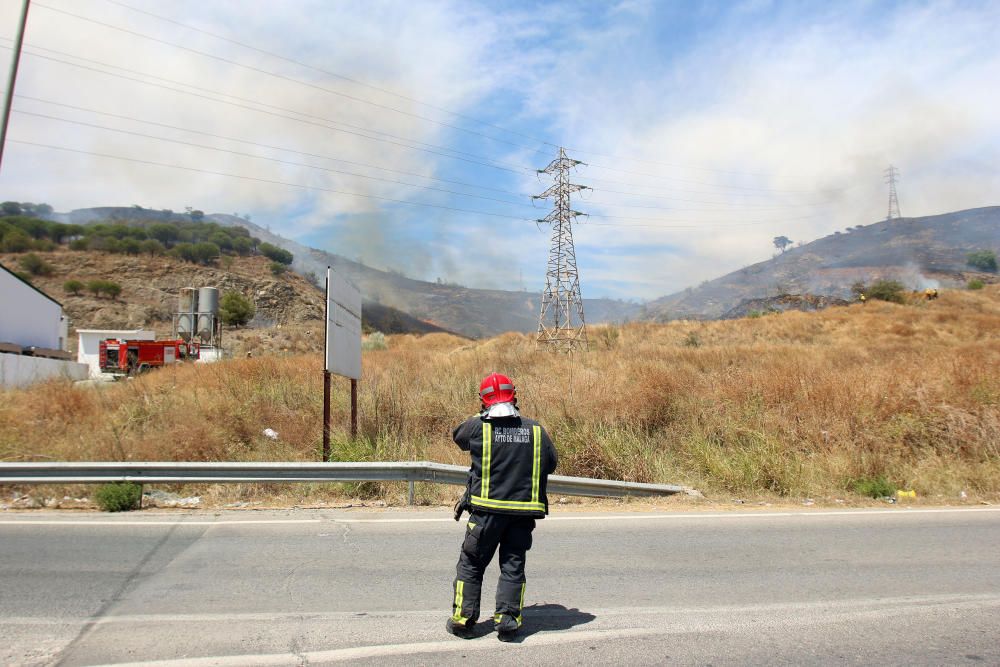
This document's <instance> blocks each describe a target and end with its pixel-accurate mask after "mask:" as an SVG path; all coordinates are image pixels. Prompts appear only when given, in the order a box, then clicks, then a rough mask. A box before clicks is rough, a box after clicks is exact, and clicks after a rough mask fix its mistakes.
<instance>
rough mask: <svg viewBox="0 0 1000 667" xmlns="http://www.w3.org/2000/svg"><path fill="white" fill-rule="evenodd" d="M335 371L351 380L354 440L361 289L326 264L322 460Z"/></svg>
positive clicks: (325, 455)
mask: <svg viewBox="0 0 1000 667" xmlns="http://www.w3.org/2000/svg"><path fill="white" fill-rule="evenodd" d="M334 373H335V374H337V375H341V376H343V377H347V378H350V380H351V439H354V438H357V436H358V380H359V379H360V377H361V292H360V291H359V290H358V288H357V287H355V286H354V285H352V284H350V283H349V282H347V281H346V280H344V279H343V278H341V277H340V276H338V275H337V274H336V273H334V271H333V269H332V268H331V267H329V266H328V267H326V322H325V325H324V336H323V461H329V460H330V393H331V386H330V385H331V376H332V375H333V374H334Z"/></svg>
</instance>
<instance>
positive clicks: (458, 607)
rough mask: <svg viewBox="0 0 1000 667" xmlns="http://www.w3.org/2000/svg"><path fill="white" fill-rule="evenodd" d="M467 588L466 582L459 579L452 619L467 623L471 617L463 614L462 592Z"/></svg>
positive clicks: (456, 586)
mask: <svg viewBox="0 0 1000 667" xmlns="http://www.w3.org/2000/svg"><path fill="white" fill-rule="evenodd" d="M464 589H465V582H464V581H462V580H461V579H459V580H458V581H456V582H455V613H454V614H452V615H451V620H453V621H455V622H456V623H466V622H467V621H468V620H469V619H467V618H465V617H464V616H462V593H463V591H464Z"/></svg>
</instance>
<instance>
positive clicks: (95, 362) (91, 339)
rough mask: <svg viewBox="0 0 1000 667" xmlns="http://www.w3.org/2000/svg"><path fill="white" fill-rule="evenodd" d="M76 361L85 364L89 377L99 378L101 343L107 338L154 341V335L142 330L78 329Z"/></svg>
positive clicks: (151, 332)
mask: <svg viewBox="0 0 1000 667" xmlns="http://www.w3.org/2000/svg"><path fill="white" fill-rule="evenodd" d="M76 335H77V341H78V345H77V348H76V360H77V361H78V362H80V363H81V364H86V365H87V367H88V368H89V369H90V377H92V378H98V377H101V341H102V340H107V339H108V338H124V339H126V340H156V333H155V332H153V331H144V330H142V329H80V330H78V331H77V332H76Z"/></svg>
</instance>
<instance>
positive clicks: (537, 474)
mask: <svg viewBox="0 0 1000 667" xmlns="http://www.w3.org/2000/svg"><path fill="white" fill-rule="evenodd" d="M531 430H532V431H533V432H534V436H535V437H534V438H533V439H534V441H535V459H534V462H533V463H532V465H531V502H533V503H537V502H538V494H539V490H540V488H541V480H542V427H541V426H535V427H534V428H532V429H531Z"/></svg>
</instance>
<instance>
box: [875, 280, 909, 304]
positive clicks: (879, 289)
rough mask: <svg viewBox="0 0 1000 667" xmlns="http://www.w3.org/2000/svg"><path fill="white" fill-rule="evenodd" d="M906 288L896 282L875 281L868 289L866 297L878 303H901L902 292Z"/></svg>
mask: <svg viewBox="0 0 1000 667" xmlns="http://www.w3.org/2000/svg"><path fill="white" fill-rule="evenodd" d="M905 290H906V288H905V287H904V286H903V283H901V282H899V281H898V280H876V281H875V282H873V283H872V284H871V287H869V288H868V297H869V298H872V299H879V300H880V301H890V302H892V303H903V302H904V301H903V292H904V291H905Z"/></svg>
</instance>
